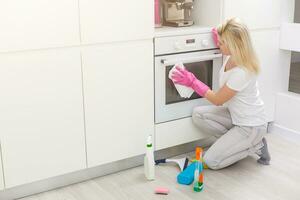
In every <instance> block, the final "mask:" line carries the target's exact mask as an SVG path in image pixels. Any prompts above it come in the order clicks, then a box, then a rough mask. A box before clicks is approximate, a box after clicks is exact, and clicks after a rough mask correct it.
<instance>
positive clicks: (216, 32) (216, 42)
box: [211, 28, 219, 47]
mask: <svg viewBox="0 0 300 200" xmlns="http://www.w3.org/2000/svg"><path fill="white" fill-rule="evenodd" d="M211 32H212V37H213V40H214V42H215V45H216V46H217V47H219V35H218V31H217V29H216V28H213V29H212V30H211Z"/></svg>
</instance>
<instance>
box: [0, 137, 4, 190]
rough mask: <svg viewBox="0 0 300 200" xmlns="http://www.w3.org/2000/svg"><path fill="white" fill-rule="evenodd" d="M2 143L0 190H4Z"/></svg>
mask: <svg viewBox="0 0 300 200" xmlns="http://www.w3.org/2000/svg"><path fill="white" fill-rule="evenodd" d="M1 152H2V151H1V141H0V190H3V189H4V179H3V168H2V153H1Z"/></svg>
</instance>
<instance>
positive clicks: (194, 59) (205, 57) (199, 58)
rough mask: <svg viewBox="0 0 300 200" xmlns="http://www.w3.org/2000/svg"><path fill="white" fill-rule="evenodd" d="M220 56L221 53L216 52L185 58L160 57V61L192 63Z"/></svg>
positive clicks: (172, 63) (167, 63)
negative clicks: (170, 58) (168, 58)
mask: <svg viewBox="0 0 300 200" xmlns="http://www.w3.org/2000/svg"><path fill="white" fill-rule="evenodd" d="M220 57H222V54H220V53H218V54H212V55H204V56H197V57H192V58H186V59H173V60H167V59H161V63H162V64H164V65H175V64H176V63H178V62H182V63H192V62H199V61H205V60H213V59H215V58H220Z"/></svg>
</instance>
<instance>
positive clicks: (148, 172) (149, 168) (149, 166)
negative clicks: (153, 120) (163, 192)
mask: <svg viewBox="0 0 300 200" xmlns="http://www.w3.org/2000/svg"><path fill="white" fill-rule="evenodd" d="M154 165H155V162H154V152H153V144H152V136H151V135H149V136H148V139H147V149H146V155H145V157H144V170H145V176H146V178H147V179H148V180H154V177H155V172H154Z"/></svg>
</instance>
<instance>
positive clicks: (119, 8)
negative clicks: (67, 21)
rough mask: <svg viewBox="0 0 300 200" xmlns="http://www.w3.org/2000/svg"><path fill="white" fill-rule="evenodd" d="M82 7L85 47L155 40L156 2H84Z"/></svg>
mask: <svg viewBox="0 0 300 200" xmlns="http://www.w3.org/2000/svg"><path fill="white" fill-rule="evenodd" d="M79 3H80V27H81V38H82V43H84V44H87V43H106V42H112V41H128V40H139V39H150V38H152V37H153V33H154V11H153V10H154V1H153V0H143V1H141V0H130V1H124V0H115V1H107V0H80V1H79Z"/></svg>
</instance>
